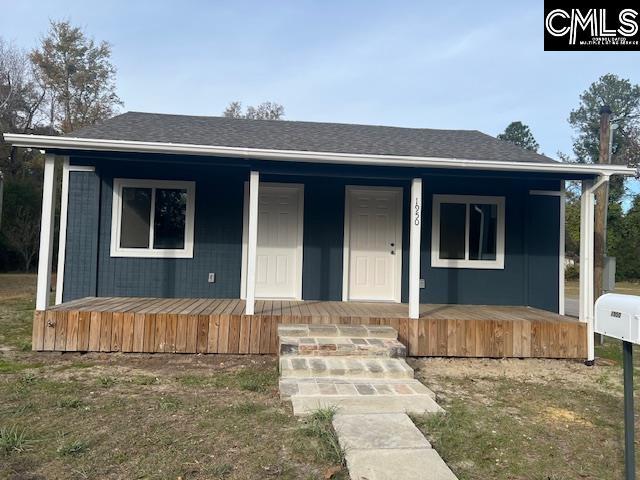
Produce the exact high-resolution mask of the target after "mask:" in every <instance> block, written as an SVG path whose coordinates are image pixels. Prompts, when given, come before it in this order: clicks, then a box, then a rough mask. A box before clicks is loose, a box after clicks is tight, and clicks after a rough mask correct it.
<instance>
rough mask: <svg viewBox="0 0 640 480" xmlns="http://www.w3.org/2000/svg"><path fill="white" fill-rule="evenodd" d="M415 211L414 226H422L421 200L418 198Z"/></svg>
mask: <svg viewBox="0 0 640 480" xmlns="http://www.w3.org/2000/svg"><path fill="white" fill-rule="evenodd" d="M413 210H414V217H413V224H414V225H420V200H419V199H418V198H416V204H415V205H414V207H413Z"/></svg>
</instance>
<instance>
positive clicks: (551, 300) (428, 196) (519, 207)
mask: <svg viewBox="0 0 640 480" xmlns="http://www.w3.org/2000/svg"><path fill="white" fill-rule="evenodd" d="M532 189H534V190H536V189H538V190H559V189H560V183H559V182H558V181H555V180H553V181H551V180H547V181H537V180H536V181H532V180H528V179H516V178H514V179H485V180H483V181H478V179H477V178H468V177H467V178H465V177H462V176H461V177H450V178H446V177H445V178H435V179H434V178H431V177H428V176H425V177H423V202H422V205H423V206H422V244H421V247H422V248H421V257H420V264H421V267H420V271H421V278H424V279H425V281H426V288H425V289H422V290H421V291H420V303H437V304H471V305H529V306H534V307H537V308H542V309H544V310H548V311H552V312H558V295H559V292H558V251H559V229H560V224H559V208H558V198H557V197H540V196H531V195H529V191H530V190H532ZM434 194H454V195H489V196H504V197H505V267H504V269H496V270H486V269H469V268H467V269H464V268H437V267H432V266H431V242H432V238H431V232H432V216H433V195H434ZM532 222H533V223H532Z"/></svg>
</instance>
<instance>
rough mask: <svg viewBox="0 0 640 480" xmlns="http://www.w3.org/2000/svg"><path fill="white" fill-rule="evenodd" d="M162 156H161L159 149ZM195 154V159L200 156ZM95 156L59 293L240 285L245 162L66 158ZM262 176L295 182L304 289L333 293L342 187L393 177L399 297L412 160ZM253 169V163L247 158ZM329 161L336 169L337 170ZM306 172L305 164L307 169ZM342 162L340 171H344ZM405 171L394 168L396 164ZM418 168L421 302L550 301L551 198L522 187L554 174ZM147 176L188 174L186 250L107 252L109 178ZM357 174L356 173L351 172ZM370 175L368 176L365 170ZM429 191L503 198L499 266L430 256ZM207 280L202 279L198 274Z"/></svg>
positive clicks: (73, 210)
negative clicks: (300, 189) (464, 265)
mask: <svg viewBox="0 0 640 480" xmlns="http://www.w3.org/2000/svg"><path fill="white" fill-rule="evenodd" d="M165 160H166V159H165ZM200 160H201V159H200ZM72 161H73V162H75V163H79V164H94V165H96V174H93V173H72V176H71V181H70V192H71V195H70V196H71V198H70V204H69V227H68V235H67V239H68V242H67V257H66V258H67V260H66V272H65V295H64V297H65V300H71V299H72V298H77V297H80V296H85V295H93V294H97V295H99V296H158V297H214V298H215V297H218V298H237V297H239V295H240V273H241V252H242V207H243V183H244V181H245V180H246V178H247V173H248V169H249V166H248V165H242V166H239V167H237V168H234V167H231V166H229V165H228V163H229V162H227V165H226V166H224V165H217V166H213V165H207V164H205V163H204V162H202V161H193V162H189V163H185V164H184V165H177V164H176V163H170V162H165V163H161V162H158V163H155V162H154V163H151V162H145V161H140V159H137V161H127V160H125V159H123V158H120V157H118V158H117V159H116V157H114V158H113V159H108V160H105V159H96V158H93V159H92V158H72ZM268 167H269V168H268V169H267V170H268V171H269V173H264V174H263V175H262V176H261V180H262V181H273V182H292V183H303V184H304V185H305V212H304V252H303V298H304V299H305V300H341V299H342V274H343V268H342V267H343V266H342V261H343V259H342V254H343V251H342V250H343V238H344V214H345V212H344V195H345V187H346V185H371V186H374V185H377V186H380V185H386V186H400V187H402V188H403V200H404V205H405V207H404V208H403V220H402V223H403V262H402V263H403V272H402V300H403V301H405V302H406V301H407V297H408V293H407V292H408V251H409V218H408V216H409V206H408V202H409V186H410V178H411V177H412V176H414V175H417V173H416V172H415V171H408V170H407V171H403V172H399V171H398V170H397V169H396V170H394V171H393V174H392V175H391V176H392V177H393V178H390V179H384V178H380V170H379V169H371V170H362V171H360V170H358V171H355V170H354V169H349V170H344V171H342V170H341V167H338V166H336V167H335V173H336V175H329V173H330V172H329V171H328V170H326V171H323V172H322V173H321V172H317V174H319V175H323V174H324V176H313V175H304V174H303V175H297V174H294V172H296V170H299V171H300V172H303V171H304V169H305V168H308V167H307V166H304V165H294V164H286V167H285V166H283V168H286V169H287V170H286V172H283V173H287V175H282V174H277V172H276V170H277V166H275V167H274V166H273V165H269V166H268ZM258 169H259V170H260V166H258ZM339 170H340V172H338V171H339ZM307 173H308V172H307ZM345 173H348V174H345ZM399 173H402V175H404V178H400V177H401V176H402V175H400V174H399ZM450 173H451V174H450V175H446V174H442V172H438V173H437V174H431V173H429V174H426V173H425V174H423V195H424V198H423V224H422V259H421V277H422V278H424V279H425V280H426V288H425V289H423V290H421V292H420V299H421V301H422V302H424V303H466V304H499V305H532V306H536V307H540V308H545V309H548V310H556V311H557V307H558V298H557V297H558V281H557V279H558V241H559V233H558V227H559V225H558V221H559V208H558V206H559V204H558V199H557V197H532V196H530V195H529V190H530V189H540V190H557V189H558V188H559V182H558V181H557V180H551V179H539V180H532V179H531V178H530V177H524V176H520V177H518V176H514V177H511V178H492V177H490V176H488V175H487V174H486V173H485V174H483V175H478V176H477V177H474V176H472V175H470V174H468V172H465V173H464V174H463V175H459V174H454V172H450ZM118 177H120V178H157V179H172V180H193V181H195V182H196V204H195V211H196V218H195V246H194V258H192V259H160V258H112V257H111V256H110V241H111V204H112V184H113V178H118ZM356 178H358V179H357V180H356ZM366 178H369V179H366ZM434 193H441V194H461V195H502V196H505V197H506V202H505V207H506V257H505V268H504V270H476V269H446V268H432V267H431V214H432V196H433V194H434ZM209 272H214V273H215V274H216V282H215V283H213V284H209V283H208V282H207V274H208V273H209Z"/></svg>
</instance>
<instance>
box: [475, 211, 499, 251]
mask: <svg viewBox="0 0 640 480" xmlns="http://www.w3.org/2000/svg"><path fill="white" fill-rule="evenodd" d="M469 223H470V225H469V259H470V260H495V259H496V237H497V233H498V206H497V205H486V204H485V205H482V204H478V203H472V204H471V205H470V210H469Z"/></svg>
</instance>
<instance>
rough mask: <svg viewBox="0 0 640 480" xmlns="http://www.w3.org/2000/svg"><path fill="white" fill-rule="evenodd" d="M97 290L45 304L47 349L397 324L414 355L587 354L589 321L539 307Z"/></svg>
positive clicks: (259, 341)
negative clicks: (414, 315) (248, 306)
mask: <svg viewBox="0 0 640 480" xmlns="http://www.w3.org/2000/svg"><path fill="white" fill-rule="evenodd" d="M407 316H408V306H407V305H406V304H387V303H363V302H320V301H284V300H283V301H275V300H274V301H266V300H259V301H256V306H255V315H246V314H245V302H244V301H243V300H238V299H184V298H177V299H176V298H169V299H167V298H139V297H135V298H134V297H99V298H95V297H88V298H82V299H78V300H74V301H71V302H66V303H63V304H60V305H57V306H55V307H51V308H49V309H48V310H46V311H37V312H36V314H35V316H34V325H33V348H34V350H40V351H101V352H113V351H122V352H174V353H253V354H272V353H276V351H277V328H276V326H277V324H278V323H343V324H344V323H350V324H376V325H391V326H392V327H394V328H396V329H397V330H398V333H399V338H400V341H402V342H403V343H405V344H406V345H407V347H408V349H409V355H412V356H449V357H540V358H584V357H585V356H586V348H587V346H586V340H587V337H586V324H584V323H580V322H577V321H576V320H575V319H573V318H570V317H565V316H561V315H557V314H554V313H550V312H546V311H542V310H537V309H534V308H529V307H505V306H478V305H429V304H425V305H421V308H420V319H417V320H415V319H410V318H407Z"/></svg>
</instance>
